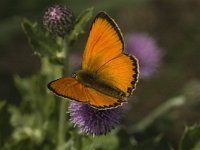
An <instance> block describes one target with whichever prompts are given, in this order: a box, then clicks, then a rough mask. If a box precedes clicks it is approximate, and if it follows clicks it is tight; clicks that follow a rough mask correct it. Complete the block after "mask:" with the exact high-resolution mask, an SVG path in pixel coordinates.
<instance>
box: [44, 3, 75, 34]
mask: <svg viewBox="0 0 200 150" xmlns="http://www.w3.org/2000/svg"><path fill="white" fill-rule="evenodd" d="M74 20H75V19H74V16H73V13H72V11H71V10H70V9H68V8H66V7H63V6H61V5H53V6H51V7H49V8H47V10H46V11H45V14H44V16H43V24H44V26H45V28H46V29H47V30H48V31H49V32H51V33H53V34H56V35H59V36H62V37H64V36H65V35H66V34H67V33H68V32H69V31H70V30H71V29H72V27H73V24H74Z"/></svg>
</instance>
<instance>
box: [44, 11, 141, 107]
mask: <svg viewBox="0 0 200 150" xmlns="http://www.w3.org/2000/svg"><path fill="white" fill-rule="evenodd" d="M123 51H124V42H123V38H122V34H121V32H120V29H119V27H118V26H117V24H116V23H115V22H114V20H113V19H112V18H110V17H109V16H108V15H107V14H106V13H105V12H100V13H99V14H98V15H97V16H96V18H95V19H94V21H93V24H92V27H91V30H90V33H89V37H88V41H87V44H86V47H85V51H84V54H83V61H82V70H78V71H76V72H75V74H74V76H73V77H63V78H60V79H57V80H55V81H52V82H50V83H49V84H48V88H49V89H50V90H51V91H53V92H54V93H55V94H57V95H59V96H62V97H66V98H69V99H72V100H75V101H78V102H83V103H87V104H89V105H91V106H93V107H95V108H97V109H106V108H112V107H116V106H119V105H121V104H122V103H123V102H126V101H127V97H129V96H130V95H131V93H132V92H133V90H134V89H135V86H136V83H137V80H138V62H137V59H136V58H135V57H133V56H130V55H127V54H125V53H123Z"/></svg>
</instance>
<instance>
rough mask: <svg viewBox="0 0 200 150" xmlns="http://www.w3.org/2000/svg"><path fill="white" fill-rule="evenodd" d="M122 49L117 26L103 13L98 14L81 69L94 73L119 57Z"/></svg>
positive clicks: (122, 45) (120, 36) (121, 40)
mask: <svg viewBox="0 0 200 150" xmlns="http://www.w3.org/2000/svg"><path fill="white" fill-rule="evenodd" d="M123 49H124V43H123V38H122V35H121V32H120V29H119V28H118V26H117V24H116V23H115V22H114V20H112V19H111V18H110V17H109V16H108V15H107V14H106V13H105V12H100V13H99V14H98V15H97V16H96V18H95V19H94V22H93V24H92V27H91V30H90V33H89V37H88V41H87V44H86V47H85V51H84V54H83V62H82V68H83V70H90V71H93V72H95V71H97V70H98V69H99V68H100V67H101V66H103V65H104V64H105V63H107V62H109V61H110V60H112V59H114V58H116V57H117V56H119V55H120V54H121V53H122V51H123Z"/></svg>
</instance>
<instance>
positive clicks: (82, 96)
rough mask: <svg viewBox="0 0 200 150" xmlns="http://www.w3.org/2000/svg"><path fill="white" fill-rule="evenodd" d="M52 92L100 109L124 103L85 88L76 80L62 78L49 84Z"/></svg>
mask: <svg viewBox="0 0 200 150" xmlns="http://www.w3.org/2000/svg"><path fill="white" fill-rule="evenodd" d="M48 87H49V89H50V90H51V91H53V92H54V93H56V94H57V95H59V96H62V97H66V98H70V99H72V100H75V101H78V102H83V103H87V104H89V105H91V106H93V107H96V108H98V109H105V108H109V107H116V106H118V105H120V104H121V103H122V100H119V99H117V98H114V97H111V96H108V95H105V94H103V93H101V92H98V91H96V90H94V89H92V88H88V87H86V86H84V85H83V84H82V83H80V82H78V81H77V80H76V79H75V78H70V77H66V78H60V79H58V80H55V81H52V82H50V83H49V84H48Z"/></svg>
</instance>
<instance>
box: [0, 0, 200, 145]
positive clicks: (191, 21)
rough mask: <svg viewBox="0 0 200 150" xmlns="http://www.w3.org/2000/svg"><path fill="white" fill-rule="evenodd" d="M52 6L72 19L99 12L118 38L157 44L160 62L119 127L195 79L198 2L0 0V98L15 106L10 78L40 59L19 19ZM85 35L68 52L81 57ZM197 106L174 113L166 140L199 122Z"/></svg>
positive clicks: (198, 70) (34, 68) (199, 62)
mask: <svg viewBox="0 0 200 150" xmlns="http://www.w3.org/2000/svg"><path fill="white" fill-rule="evenodd" d="M54 3H61V4H66V6H67V7H69V8H70V9H71V10H73V12H74V14H75V16H77V15H78V14H79V13H80V12H81V11H82V10H84V9H85V8H88V7H94V10H95V13H94V15H95V14H96V13H97V12H98V11H100V10H105V11H107V12H108V13H109V14H110V15H111V16H112V17H113V18H114V19H115V20H116V22H117V23H118V25H119V26H120V28H121V30H122V32H123V34H124V36H126V34H128V33H134V32H142V33H147V34H149V35H151V36H152V37H154V38H155V40H156V41H157V43H158V45H159V47H160V48H161V50H162V53H163V54H164V55H163V58H162V64H161V66H160V68H159V70H158V71H157V73H156V74H155V75H154V76H153V77H152V78H151V79H148V80H145V81H143V80H141V81H140V82H139V84H138V87H137V90H136V92H135V93H136V96H134V97H133V98H132V101H131V102H130V104H129V105H131V106H130V110H128V111H129V113H127V114H126V115H127V116H128V117H126V118H125V119H124V124H125V125H127V126H130V125H132V124H134V123H135V122H137V121H139V120H141V119H142V118H143V117H145V116H146V115H147V114H149V112H151V111H152V110H153V109H154V108H156V107H157V106H158V105H159V104H161V103H163V102H165V101H167V100H168V99H170V98H171V97H175V96H177V95H180V94H181V93H182V92H183V88H184V86H185V85H186V84H187V83H189V82H191V81H194V82H198V81H199V79H200V67H199V66H200V59H199V58H200V51H199V48H200V42H199V40H200V9H199V8H200V1H199V0H182V1H180V0H162V1H161V0H124V1H122V0H109V1H108V0H101V1H98V0H84V1H81V0H73V1H72V0H69V1H62V0H60V1H47V0H43V1H41V0H34V1H27V0H20V1H19V0H18V1H17V0H4V1H0V100H6V101H7V102H8V103H11V104H15V105H18V104H19V103H20V94H19V93H18V91H17V90H16V88H15V84H14V81H13V75H19V76H21V77H28V76H30V75H32V74H35V73H37V72H38V71H39V68H40V61H39V59H38V57H37V56H35V55H33V51H32V49H31V48H30V46H29V44H28V42H27V39H26V36H25V34H24V33H23V31H22V29H21V25H20V22H21V20H22V19H23V18H24V17H26V18H29V19H31V20H37V21H38V22H42V15H43V12H44V10H45V8H46V7H47V6H48V5H49V4H54ZM89 26H90V24H88V25H87V31H88V29H89ZM86 35H87V34H84V35H83V36H81V37H80V38H79V40H78V42H77V43H76V46H75V50H74V51H76V52H80V53H82V50H83V47H84V43H85V41H86V37H87V36H86ZM199 91H200V90H199ZM199 108H200V107H199V103H197V104H195V106H187V105H184V106H182V107H180V108H178V110H175V112H176V114H178V118H176V121H175V123H173V125H172V126H170V128H167V130H168V131H169V132H168V133H167V137H169V139H170V140H171V141H172V142H174V143H176V141H178V140H179V139H180V135H181V134H182V131H183V130H184V127H185V126H187V125H191V124H193V123H194V122H196V121H198V120H199V117H200V112H199Z"/></svg>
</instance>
